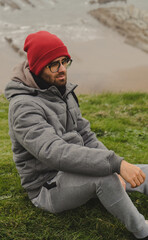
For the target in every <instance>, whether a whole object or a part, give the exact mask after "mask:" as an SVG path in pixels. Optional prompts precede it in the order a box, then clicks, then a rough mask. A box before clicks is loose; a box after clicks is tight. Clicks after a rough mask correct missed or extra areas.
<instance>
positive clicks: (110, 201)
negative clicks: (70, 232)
mask: <svg viewBox="0 0 148 240" xmlns="http://www.w3.org/2000/svg"><path fill="white" fill-rule="evenodd" d="M137 166H139V167H140V168H141V169H142V170H143V172H144V173H145V174H146V180H145V182H144V183H143V184H142V185H141V186H139V187H136V188H131V186H130V184H128V183H127V189H126V190H127V191H129V192H132V191H138V192H141V193H144V194H146V195H148V165H137ZM51 182H56V184H57V186H56V187H54V188H52V189H50V190H48V189H47V188H45V187H42V189H41V192H40V194H39V196H38V197H37V198H35V199H33V200H32V203H33V204H34V205H35V206H36V207H39V208H42V209H44V210H47V211H50V212H51V213H59V212H62V211H64V210H69V209H73V208H76V207H79V206H81V205H83V204H84V203H86V202H87V201H88V200H90V199H91V198H94V197H98V198H99V200H100V201H101V203H102V204H103V206H104V207H105V208H106V209H107V211H108V212H110V213H111V214H112V215H114V216H115V217H117V218H118V219H119V220H120V221H121V222H122V223H124V225H125V226H126V228H127V229H128V230H129V231H130V232H132V233H133V234H134V236H135V237H136V238H144V237H146V236H148V224H146V222H145V219H144V216H143V215H141V214H140V213H139V212H138V210H137V208H136V207H135V206H134V204H133V203H132V201H131V199H130V198H129V196H128V194H127V193H126V191H125V190H124V188H123V186H122V185H121V183H120V181H119V178H118V176H117V174H112V175H109V176H106V177H91V176H84V175H79V174H71V173H65V172H61V171H60V172H59V173H58V174H57V176H56V177H55V178H54V179H53V180H52V181H51ZM51 182H50V183H51Z"/></svg>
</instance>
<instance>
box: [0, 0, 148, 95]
mask: <svg viewBox="0 0 148 240" xmlns="http://www.w3.org/2000/svg"><path fill="white" fill-rule="evenodd" d="M41 1H42V0H40V1H39V0H38V1H37V2H38V3H41ZM30 2H31V1H30ZM49 2H50V8H51V11H52V13H51V14H53V16H56V17H55V19H53V18H54V17H53V16H52V18H51V19H52V21H50V24H49V20H48V21H47V19H46V18H47V16H48V13H47V12H46V11H45V12H44V13H45V14H44V18H43V22H39V23H38V24H37V21H36V18H37V15H38V11H41V10H44V7H46V8H47V6H43V4H42V8H41V7H39V6H38V7H37V8H36V9H35V7H32V6H31V7H30V6H28V5H27V6H26V5H25V4H24V5H23V6H26V10H22V12H21V10H14V11H13V12H11V14H10V12H9V11H11V8H10V6H9V7H7V8H6V7H5V10H4V7H3V6H0V11H1V12H0V13H1V15H0V16H1V21H0V26H1V31H0V42H1V44H0V52H1V54H0V62H1V71H0V81H1V86H0V92H1V93H3V92H4V89H5V86H6V84H7V83H8V82H9V81H10V79H11V76H12V69H13V67H14V66H15V65H16V64H19V62H22V61H24V60H25V59H26V56H25V55H24V54H22V52H23V43H24V39H25V37H26V36H27V34H29V33H31V32H35V31H39V30H48V31H50V32H52V33H55V34H57V35H58V36H59V37H61V38H62V40H63V41H64V43H65V44H66V46H67V47H68V50H69V52H70V55H71V57H72V59H73V63H72V66H71V68H69V69H68V81H70V82H72V83H74V84H78V87H77V90H76V92H77V93H78V94H97V93H102V92H125V91H126V92H133V91H134V92H136V91H140V92H148V80H147V78H148V53H147V52H145V51H143V50H141V49H140V48H138V47H137V46H132V45H131V44H128V43H126V41H125V37H124V36H121V35H120V34H119V33H118V32H117V31H114V30H113V29H112V28H109V27H108V26H105V25H104V24H102V23H101V22H100V21H98V20H97V19H95V18H94V17H93V16H91V15H90V14H89V11H91V10H93V8H94V9H97V6H98V5H97V3H95V4H90V3H89V1H82V2H81V4H79V1H75V6H74V7H75V8H76V10H77V12H76V13H73V11H72V9H71V5H70V3H69V2H68V1H67V3H65V5H64V6H63V4H62V2H61V1H49ZM33 4H34V1H32V5H33ZM66 4H67V5H66ZM83 4H84V5H83ZM78 5H79V8H78ZM83 6H84V8H83ZM58 7H59V9H60V14H59V15H58V13H59V9H58ZM62 7H63V9H64V7H65V9H66V10H65V11H66V13H65V16H64V18H63V16H62V11H64V10H62V9H61V8H62ZM66 7H67V8H66ZM77 8H78V9H77ZM82 8H83V10H82ZM30 9H31V10H30ZM3 11H5V12H4V13H3ZM16 11H17V12H16ZM23 11H26V12H29V13H32V14H34V15H33V18H31V16H30V17H29V15H28V18H27V19H26V20H25V17H24V16H25V14H26V12H25V13H24V12H23ZM16 13H17V14H16ZM4 14H5V15H4ZM68 14H69V15H68ZM7 15H8V16H7ZM14 16H15V17H14ZM21 16H22V18H21ZM58 17H59V19H58ZM2 18H3V19H2ZM17 18H18V19H21V20H20V21H19V22H17ZM31 19H32V22H31ZM46 21H47V22H46ZM59 23H60V24H59ZM6 38H7V39H11V40H12V41H10V42H9V41H7V40H6Z"/></svg>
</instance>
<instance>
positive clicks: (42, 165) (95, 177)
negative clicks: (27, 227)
mask: <svg viewBox="0 0 148 240" xmlns="http://www.w3.org/2000/svg"><path fill="white" fill-rule="evenodd" d="M24 50H25V51H26V52H27V59H28V60H27V61H25V62H24V63H22V64H21V65H19V66H18V67H16V69H15V73H14V77H13V78H12V81H11V82H10V83H9V84H8V85H7V87H6V90H5V95H6V97H7V99H8V100H9V101H10V107H9V127H10V137H11V141H12V150H13V156H14V161H15V163H16V167H17V169H18V172H19V174H20V177H21V183H22V186H23V187H24V188H25V189H26V190H27V192H28V196H29V198H30V199H31V201H32V203H33V204H34V205H35V206H36V207H39V208H42V209H44V210H47V211H50V212H52V213H58V212H62V211H64V210H68V209H72V208H76V207H79V206H81V205H82V204H84V203H86V202H87V201H88V200H89V199H91V198H93V197H98V198H99V200H100V201H101V202H102V204H103V205H104V207H105V208H106V209H107V210H108V211H109V212H110V213H111V214H113V215H114V216H116V217H117V218H118V219H120V220H121V221H122V222H123V223H124V224H125V226H126V227H127V229H128V230H129V231H130V232H132V233H133V234H134V236H135V237H136V238H137V239H148V223H147V221H146V220H145V219H144V217H143V216H142V215H141V214H140V213H139V212H138V210H137V209H136V207H135V206H134V205H133V203H132V202H131V200H130V198H129V197H128V195H127V193H126V191H125V189H126V190H127V191H134V190H135V191H139V192H142V193H145V194H147V195H148V181H147V178H148V165H140V166H135V165H132V164H130V163H128V162H126V161H125V160H123V158H121V157H119V156H117V155H116V154H115V153H114V152H113V151H110V150H108V149H107V148H106V147H105V146H104V145H103V144H102V143H101V142H99V141H98V140H97V138H96V136H95V134H94V133H93V132H91V130H90V125H89V122H88V121H87V120H86V119H84V118H82V116H81V113H80V109H79V107H78V104H77V99H76V96H75V94H74V89H75V88H76V85H73V84H71V83H67V67H68V66H70V64H71V62H72V60H71V57H70V55H69V53H68V50H67V48H66V46H65V45H64V43H63V42H62V41H61V40H60V39H59V38H58V37H57V36H56V35H53V34H51V33H49V32H46V31H39V32H36V33H33V34H30V35H28V37H27V38H26V40H25V44H24ZM126 183H127V184H126Z"/></svg>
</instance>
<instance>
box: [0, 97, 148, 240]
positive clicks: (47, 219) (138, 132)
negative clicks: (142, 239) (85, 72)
mask: <svg viewBox="0 0 148 240" xmlns="http://www.w3.org/2000/svg"><path fill="white" fill-rule="evenodd" d="M79 102H80V108H81V111H82V115H83V116H84V117H85V118H87V119H88V120H89V121H90V123H91V128H92V130H93V131H94V132H95V133H96V135H97V137H98V139H99V140H100V141H102V142H103V143H104V144H105V145H106V146H107V147H108V148H109V149H112V150H114V151H115V152H116V153H117V154H118V155H120V156H124V158H125V159H126V160H128V161H129V162H131V163H147V164H148V150H147V146H148V94H145V93H123V94H110V93H109V94H100V95H92V96H91V95H89V96H88V95H80V96H79ZM0 106H1V107H0V156H1V158H0V239H1V240H92V239H93V240H117V239H120V240H132V239H133V240H134V237H133V236H132V235H131V234H130V233H129V232H128V231H127V230H126V228H125V227H124V226H123V225H122V224H121V223H120V222H119V221H118V220H117V219H116V218H114V217H112V216H111V215H110V214H109V213H108V212H107V211H106V210H105V209H104V207H103V206H102V205H101V204H100V202H99V201H98V200H97V199H93V200H91V201H89V202H88V203H87V204H85V205H84V206H82V207H79V208H77V209H75V210H71V211H67V212H64V213H61V214H56V215H53V214H51V213H48V212H44V211H42V210H40V209H37V208H35V207H34V206H33V205H32V203H31V202H30V201H29V199H28V197H27V194H26V192H25V191H24V190H23V189H22V187H21V185H20V179H19V176H18V173H17V171H16V168H15V164H14V162H13V160H12V158H13V156H12V151H11V141H10V138H9V134H8V132H9V129H8V102H7V100H6V99H5V98H4V97H3V95H1V96H0ZM130 197H131V199H132V201H133V202H134V204H135V205H136V207H137V208H138V209H139V211H140V212H141V213H142V214H144V216H145V217H146V218H147V219H148V198H147V197H146V196H144V195H142V194H139V193H132V194H131V193H130Z"/></svg>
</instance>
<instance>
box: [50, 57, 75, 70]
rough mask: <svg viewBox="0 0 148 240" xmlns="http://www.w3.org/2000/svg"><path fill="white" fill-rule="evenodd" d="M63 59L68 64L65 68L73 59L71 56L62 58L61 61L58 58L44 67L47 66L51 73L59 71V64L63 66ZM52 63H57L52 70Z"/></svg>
mask: <svg viewBox="0 0 148 240" xmlns="http://www.w3.org/2000/svg"><path fill="white" fill-rule="evenodd" d="M65 61H67V64H68V65H67V66H66V69H67V68H68V67H70V66H71V63H72V61H73V60H72V59H71V58H68V57H65V58H63V59H62V60H61V61H60V60H58V61H54V62H51V63H50V64H49V65H47V66H46V67H47V68H49V69H50V71H51V72H52V73H56V72H58V71H59V69H60V67H61V64H62V65H63V66H64V62H65ZM68 62H69V63H68ZM54 64H58V67H57V69H56V71H52V70H51V68H52V66H53V65H54Z"/></svg>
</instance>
